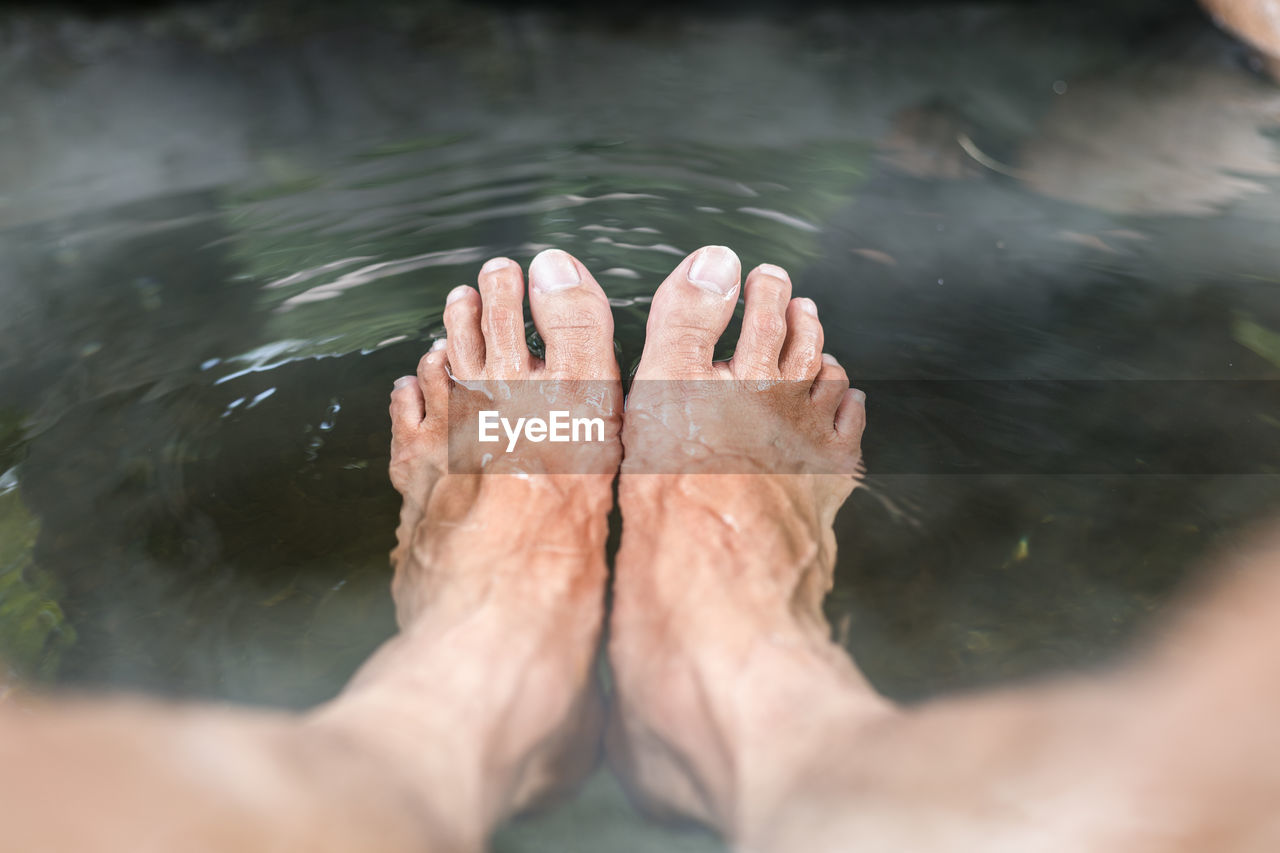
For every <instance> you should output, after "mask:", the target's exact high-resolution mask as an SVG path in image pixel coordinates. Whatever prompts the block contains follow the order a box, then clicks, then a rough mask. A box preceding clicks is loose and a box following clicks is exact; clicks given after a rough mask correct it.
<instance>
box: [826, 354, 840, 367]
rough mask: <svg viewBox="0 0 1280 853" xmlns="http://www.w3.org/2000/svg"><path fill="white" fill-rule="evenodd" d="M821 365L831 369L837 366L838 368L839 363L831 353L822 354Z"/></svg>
mask: <svg viewBox="0 0 1280 853" xmlns="http://www.w3.org/2000/svg"><path fill="white" fill-rule="evenodd" d="M822 363H823V364H829V365H831V366H832V367H839V366H840V362H838V361H836V357H835V356H834V355H832V354H831V353H829V352H824V353H823V354H822Z"/></svg>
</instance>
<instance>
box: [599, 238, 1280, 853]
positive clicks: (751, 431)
mask: <svg viewBox="0 0 1280 853" xmlns="http://www.w3.org/2000/svg"><path fill="white" fill-rule="evenodd" d="M738 282H739V269H738V264H737V259H736V257H735V256H733V255H732V253H731V252H728V250H724V249H717V248H711V249H703V250H700V251H699V252H698V253H695V254H694V255H693V256H691V257H690V258H689V259H686V261H685V262H683V263H682V264H681V265H680V266H679V267H677V269H676V271H675V272H674V273H673V274H672V275H671V276H670V277H669V278H668V279H667V281H666V282H664V283H663V285H662V287H661V288H660V289H659V291H658V293H657V294H655V296H654V301H653V307H652V309H651V313H650V321H649V335H648V340H647V342H646V348H645V353H644V356H643V358H642V362H641V366H640V368H639V371H638V373H637V380H638V381H637V386H636V388H634V389H633V391H632V396H631V399H630V400H629V402H628V413H627V423H626V425H625V427H624V431H623V442H624V446H625V449H626V458H625V461H624V464H623V471H622V478H621V480H620V483H619V503H620V505H621V509H622V513H623V523H624V528H623V540H622V546H621V550H620V552H619V555H618V562H617V572H616V575H617V577H616V588H615V604H614V615H613V625H612V638H611V645H610V655H611V659H612V662H613V664H614V669H615V673H616V684H617V690H618V697H619V703H618V709H617V713H616V715H615V718H614V720H613V725H612V729H611V732H610V737H609V746H610V759H611V761H612V762H613V764H614V765H615V766H616V767H617V768H618V769H619V770H620V771H621V773H622V774H623V776H624V777H625V778H626V780H627V781H628V784H629V786H630V787H631V789H632V790H633V792H634V793H635V795H636V796H637V798H638V799H639V800H640V801H641V802H642V803H643V804H645V805H646V806H648V807H649V808H650V809H652V810H655V811H659V812H663V813H677V814H682V815H686V816H690V817H693V818H696V819H699V820H701V821H704V822H706V823H708V824H710V825H712V826H714V827H717V828H718V829H719V830H720V831H721V832H722V833H723V834H724V835H725V836H726V837H728V838H729V839H730V840H731V841H733V842H734V843H736V844H737V845H739V846H740V847H741V848H742V849H746V850H751V851H782V852H783V853H790V851H799V850H803V851H816V853H822V851H844V850H851V849H856V850H867V851H901V850H920V851H926V850H945V851H953V850H954V851H968V850H979V849H981V850H991V849H998V850H1038V851H1039V850H1055V851H1056V850H1061V851H1079V850H1113V849H1114V850H1126V851H1130V850H1183V849H1186V850H1205V849H1271V847H1269V846H1268V845H1267V843H1266V842H1268V841H1274V840H1275V837H1276V836H1275V833H1277V832H1278V831H1280V826H1278V825H1277V819H1276V818H1275V817H1274V816H1273V811H1274V810H1273V809H1271V804H1272V803H1274V801H1275V797H1276V796H1280V773H1277V772H1276V771H1275V770H1274V769H1273V768H1275V767H1276V766H1277V763H1278V761H1277V760H1278V759H1280V737H1277V736H1275V735H1273V734H1272V733H1271V732H1272V729H1274V726H1271V725H1269V724H1268V723H1266V722H1265V721H1266V720H1267V719H1269V714H1271V713H1273V712H1274V706H1275V705H1276V704H1278V703H1280V675H1278V673H1280V667H1278V666H1277V654H1276V653H1275V652H1274V651H1272V650H1267V651H1266V652H1260V651H1259V649H1260V648H1265V643H1264V644H1262V645H1261V646H1260V642H1261V641H1262V640H1263V639H1264V638H1265V637H1269V636H1271V635H1272V634H1273V631H1272V630H1271V627H1270V624H1269V621H1268V619H1269V618H1274V613H1275V605H1274V604H1271V603H1267V602H1268V599H1269V601H1271V602H1274V601H1276V600H1280V580H1278V579H1277V578H1276V572H1277V570H1280V557H1278V556H1276V555H1280V547H1277V549H1276V550H1275V551H1274V552H1271V554H1272V555H1271V556H1270V557H1268V558H1259V559H1260V560H1262V563H1266V562H1267V560H1269V561H1270V562H1269V567H1270V569H1271V572H1270V573H1268V572H1266V571H1255V572H1254V573H1253V575H1254V577H1255V583H1257V582H1258V581H1257V580H1256V578H1269V580H1268V581H1266V583H1268V584H1269V591H1270V595H1269V596H1265V595H1261V594H1259V593H1258V592H1257V591H1255V594H1253V595H1244V596H1239V595H1237V598H1239V600H1240V601H1242V602H1253V612H1254V617H1253V618H1252V619H1250V620H1249V621H1248V623H1247V624H1248V627H1242V625H1243V624H1244V623H1243V622H1242V621H1241V620H1239V619H1237V618H1235V617H1236V616H1237V615H1239V614H1240V613H1241V608H1240V607H1234V608H1233V607H1231V606H1229V605H1227V604H1225V603H1224V602H1225V599H1219V601H1218V604H1217V605H1216V606H1215V607H1213V608H1211V609H1210V610H1209V611H1208V612H1209V613H1211V614H1217V615H1216V616H1212V618H1208V619H1202V620H1201V621H1202V622H1203V624H1202V626H1201V627H1200V628H1196V629H1194V630H1193V629H1192V628H1191V627H1189V626H1184V627H1183V628H1182V629H1181V630H1179V631H1177V632H1174V633H1173V635H1172V637H1173V639H1171V640H1169V641H1166V643H1165V644H1164V645H1163V646H1161V649H1162V650H1163V651H1162V652H1161V653H1160V654H1156V655H1153V656H1152V657H1150V658H1149V659H1146V660H1144V661H1142V662H1137V663H1133V664H1131V665H1130V666H1129V667H1127V668H1126V669H1125V671H1122V672H1115V673H1112V674H1109V675H1105V676H1097V677H1094V678H1090V679H1083V678H1082V679H1076V680H1063V681H1060V682H1057V683H1050V684H1044V685H1040V686H1036V687H1032V688H1025V689H1021V690H1008V691H993V692H989V693H985V694H979V695H975V696H972V697H966V698H961V699H955V700H949V701H944V702H938V703H935V704H931V705H926V706H924V707H921V708H916V709H901V708H897V707H894V706H893V705H892V704H890V703H889V702H887V701H885V700H884V699H883V698H882V697H880V696H878V695H877V694H876V693H875V691H874V690H873V689H872V688H871V687H870V686H869V685H868V684H867V682H866V681H865V679H863V678H862V676H861V675H860V674H859V672H858V671H857V669H856V668H855V667H854V666H853V664H852V662H851V661H849V660H848V658H847V657H846V656H845V655H844V654H843V653H842V652H841V651H840V650H839V649H838V648H837V647H836V646H835V645H834V644H832V643H831V642H830V640H829V631H828V628H827V626H826V624H825V621H824V620H823V616H822V613H821V609H820V601H821V598H822V595H823V594H824V593H825V591H826V590H827V588H828V587H829V584H830V572H831V568H832V566H833V563H834V541H833V536H832V532H831V521H832V518H833V516H834V513H835V511H836V509H837V508H838V507H839V505H840V504H841V503H842V502H843V500H844V499H845V498H846V497H847V495H848V494H849V492H850V491H851V489H852V487H853V484H854V479H853V477H851V476H849V475H848V474H847V471H848V465H847V462H846V461H844V460H847V459H848V458H850V457H855V458H856V456H857V454H858V442H859V438H860V435H861V431H862V427H863V423H864V412H863V405H862V397H861V395H859V394H857V393H856V392H852V391H847V390H846V389H847V379H846V378H845V375H844V372H843V370H841V369H840V368H839V367H838V365H836V364H835V363H834V362H833V361H832V360H830V359H826V358H823V357H821V356H820V353H821V349H822V330H821V325H820V324H819V322H818V319H817V315H816V311H812V310H810V308H811V303H808V304H806V303H807V301H802V300H795V299H790V283H789V281H788V279H787V276H786V273H785V272H784V271H782V270H779V269H777V268H771V267H760V268H757V269H756V270H755V271H753V272H752V273H751V275H750V276H748V278H747V281H746V294H745V296H746V309H745V315H744V320H743V333H742V338H741V339H740V340H739V342H738V346H737V348H736V350H735V353H734V357H733V360H732V361H731V362H729V363H727V364H712V362H711V351H712V346H713V344H714V343H715V340H716V338H718V337H719V335H720V334H721V333H722V332H723V330H724V329H725V327H726V325H727V323H728V320H729V316H730V314H731V312H732V309H733V304H734V300H735V298H736V295H737V288H738ZM644 379H652V380H654V381H652V382H649V383H645V384H642V382H641V381H639V380H644ZM672 380H680V381H678V382H677V381H672ZM758 380H766V382H765V383H764V385H762V386H758V387H763V388H765V391H764V392H762V393H745V394H744V393H742V392H741V390H740V389H738V390H736V391H735V392H734V393H731V394H717V393H716V392H715V391H714V390H708V388H713V387H714V386H715V384H716V383H721V384H723V385H725V386H729V387H735V386H734V383H735V382H738V383H740V382H742V381H758ZM801 389H808V393H806V394H801V393H799V392H800V390H801ZM744 398H745V399H746V400H747V402H743V400H744ZM752 407H754V410H752ZM690 434H696V435H698V436H699V439H700V442H701V444H702V445H704V446H707V447H711V448H713V451H718V453H717V452H713V453H712V454H711V455H710V456H705V457H696V459H697V461H696V463H690V462H683V463H682V465H683V468H684V470H683V471H679V470H675V469H674V468H673V465H672V463H671V462H670V460H672V459H683V460H687V459H690V458H695V457H690V456H689V455H688V454H684V455H681V454H682V447H681V443H680V440H679V439H680V436H682V435H690ZM743 460H748V462H747V463H744V462H743ZM1259 565H1261V563H1260V564H1259ZM1188 625H1189V623H1188ZM1219 638H1220V639H1219ZM1193 649H1195V650H1199V651H1198V652H1196V653H1195V654H1191V653H1190V650H1193ZM1209 649H1212V651H1207V650H1209ZM1246 651H1249V654H1242V653H1244V652H1246ZM1226 661H1236V662H1242V663H1241V665H1239V666H1231V667H1226V668H1225V670H1224V666H1223V664H1224V662H1226ZM1243 662H1248V664H1247V665H1246V664H1245V663H1243ZM1224 720H1230V721H1231V722H1230V723H1229V724H1228V725H1226V726H1225V728H1224ZM1254 750H1256V751H1257V753H1256V754H1257V756H1258V757H1259V758H1258V760H1253V761H1251V760H1243V761H1240V760H1238V759H1240V757H1241V756H1249V755H1250V753H1251V752H1252V751H1254ZM1233 756H1234V759H1233ZM1231 833H1235V834H1234V835H1233V834H1231ZM1268 833H1270V834H1268ZM1250 845H1252V846H1250ZM1259 845H1260V846H1259ZM1272 846H1274V845H1272Z"/></svg>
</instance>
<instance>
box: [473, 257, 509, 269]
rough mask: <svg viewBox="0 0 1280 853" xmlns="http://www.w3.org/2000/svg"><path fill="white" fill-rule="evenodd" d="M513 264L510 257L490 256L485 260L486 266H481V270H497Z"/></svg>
mask: <svg viewBox="0 0 1280 853" xmlns="http://www.w3.org/2000/svg"><path fill="white" fill-rule="evenodd" d="M509 266H511V260H510V259H509V258H490V259H489V260H487V261H485V262H484V266H482V267H480V272H497V271H498V270H504V269H506V268H507V267H509Z"/></svg>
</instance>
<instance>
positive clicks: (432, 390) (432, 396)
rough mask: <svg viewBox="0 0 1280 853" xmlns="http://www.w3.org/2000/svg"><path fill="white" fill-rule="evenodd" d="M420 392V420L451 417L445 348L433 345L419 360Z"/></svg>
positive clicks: (437, 419) (436, 419)
mask: <svg viewBox="0 0 1280 853" xmlns="http://www.w3.org/2000/svg"><path fill="white" fill-rule="evenodd" d="M418 393H419V394H420V396H421V398H422V416H421V417H420V418H419V419H418V420H420V421H440V420H448V418H449V373H448V371H446V370H445V349H444V348H443V347H439V348H437V347H432V348H431V351H430V352H429V353H427V354H426V355H424V356H423V357H422V359H421V360H420V361H419V362H418Z"/></svg>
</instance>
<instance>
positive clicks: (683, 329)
mask: <svg viewBox="0 0 1280 853" xmlns="http://www.w3.org/2000/svg"><path fill="white" fill-rule="evenodd" d="M741 276H742V264H741V263H740V262H739V261H738V256H737V255H736V254H734V252H733V250H732V249H730V248H728V247H726V246H703V247H702V248H701V249H699V250H698V251H696V252H694V253H693V254H692V255H690V256H689V257H687V258H685V259H684V260H683V261H682V262H681V263H680V265H679V266H678V267H676V268H675V271H674V272H672V273H671V275H669V276H667V280H666V281H664V282H663V283H662V286H661V287H659V288H658V291H657V293H655V294H654V295H653V304H652V306H650V308H649V325H648V329H647V331H646V335H645V342H644V353H643V354H642V355H641V357H640V367H639V370H638V371H637V372H636V378H638V379H646V378H648V379H661V378H678V377H698V376H707V375H710V374H711V370H712V368H711V358H712V353H713V351H714V350H715V345H716V341H718V340H719V339H720V336H721V335H722V334H724V330H725V328H726V327H727V326H728V325H729V320H730V318H731V317H732V316H733V309H734V306H735V305H736V304H737V299H738V290H739V286H740V285H739V281H740V279H741Z"/></svg>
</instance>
